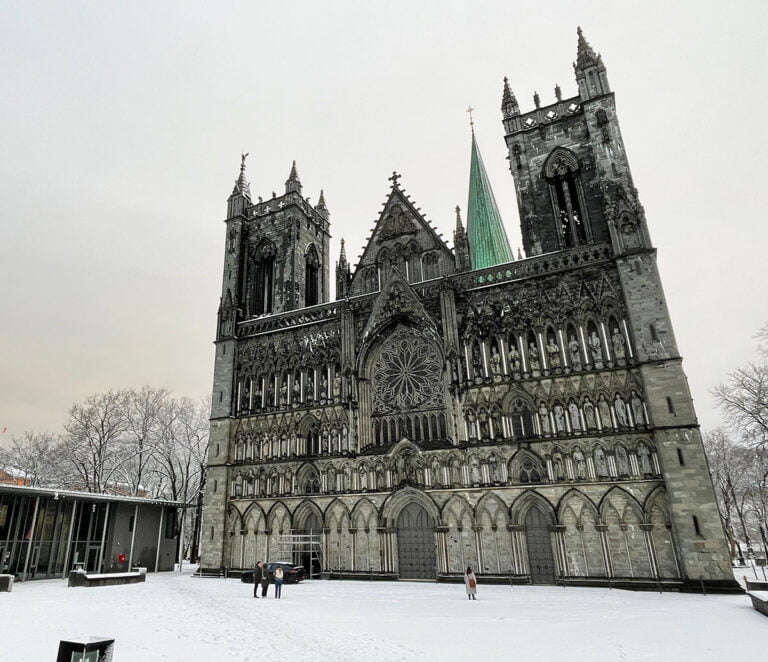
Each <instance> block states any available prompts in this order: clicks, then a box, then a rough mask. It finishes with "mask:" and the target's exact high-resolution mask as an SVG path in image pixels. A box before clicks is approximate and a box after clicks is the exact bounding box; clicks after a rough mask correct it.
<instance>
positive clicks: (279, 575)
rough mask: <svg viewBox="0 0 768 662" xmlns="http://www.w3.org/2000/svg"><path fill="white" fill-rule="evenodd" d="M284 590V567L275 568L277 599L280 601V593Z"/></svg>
mask: <svg viewBox="0 0 768 662" xmlns="http://www.w3.org/2000/svg"><path fill="white" fill-rule="evenodd" d="M282 590H283V566H281V565H279V566H277V567H276V568H275V598H276V599H277V600H279V599H280V593H281V592H282Z"/></svg>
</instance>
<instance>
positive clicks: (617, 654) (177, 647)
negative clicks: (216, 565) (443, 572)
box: [0, 573, 768, 662]
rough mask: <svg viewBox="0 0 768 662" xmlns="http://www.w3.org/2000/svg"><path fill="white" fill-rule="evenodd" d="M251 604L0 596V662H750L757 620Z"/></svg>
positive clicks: (665, 600) (741, 605) (613, 608)
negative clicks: (100, 647) (67, 645)
mask: <svg viewBox="0 0 768 662" xmlns="http://www.w3.org/2000/svg"><path fill="white" fill-rule="evenodd" d="M273 589H274V587H272V586H270V598H269V599H268V600H262V599H258V600H254V599H253V597H252V586H249V585H246V584H242V583H241V582H239V581H237V580H234V579H229V580H223V579H196V578H192V577H190V576H189V575H188V574H186V573H185V574H183V575H177V574H171V573H161V574H160V575H157V576H155V575H152V574H150V575H149V576H148V577H147V581H146V583H143V584H130V585H126V586H106V587H98V588H67V584H66V581H63V580H48V581H32V582H28V583H25V584H15V585H14V587H13V592H12V593H0V660H1V661H2V662H53V661H54V660H55V659H56V653H57V651H58V643H59V640H60V639H66V638H70V637H74V636H78V635H92V636H108V637H110V638H114V639H115V640H116V641H115V656H114V662H147V661H148V660H153V661H155V660H171V661H173V662H197V661H198V660H199V661H200V662H211V661H213V662H218V661H219V660H221V661H225V660H239V661H241V662H243V661H250V660H262V659H263V660H266V661H267V662H283V661H290V662H305V661H307V662H310V661H315V660H317V661H320V660H323V661H326V660H330V661H331V662H346V661H350V662H352V661H354V662H393V661H400V660H419V661H420V662H425V661H426V662H430V661H435V662H438V661H439V662H453V661H456V662H459V661H461V662H475V661H476V660H482V661H483V662H493V661H496V660H498V661H502V660H504V661H508V660H523V659H524V660H532V661H536V660H547V661H550V660H569V661H570V660H573V661H577V660H584V661H587V660H589V661H590V662H597V661H603V660H605V661H611V662H613V661H615V660H619V661H623V660H629V661H635V660H642V661H645V660H674V661H675V662H681V661H687V660H696V661H697V662H703V661H707V660H712V661H718V662H720V661H722V660H729V659H744V660H751V659H764V658H765V656H766V654H767V653H768V618H766V617H765V616H762V615H761V614H759V613H757V612H756V611H754V610H753V609H752V607H751V604H750V600H749V598H748V597H747V596H746V595H728V596H714V595H713V596H706V597H705V596H702V595H682V594H676V593H665V594H663V595H660V594H659V593H633V592H628V591H618V590H613V591H611V590H607V589H597V588H567V589H563V588H559V587H528V586H526V587H521V586H516V587H514V588H511V587H509V586H483V585H482V584H480V586H479V587H478V591H479V592H478V600H477V601H476V602H470V601H468V600H467V598H466V595H465V594H464V587H463V585H457V584H453V585H452V584H433V583H406V582H400V583H397V582H373V583H371V582H357V581H344V582H338V581H333V582H330V581H320V580H316V581H313V582H306V583H303V584H300V585H291V586H286V587H284V591H283V599H282V600H279V601H278V600H274V599H272V595H273Z"/></svg>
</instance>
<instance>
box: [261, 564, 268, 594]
mask: <svg viewBox="0 0 768 662" xmlns="http://www.w3.org/2000/svg"><path fill="white" fill-rule="evenodd" d="M268 588H269V568H267V566H266V565H265V564H264V563H262V564H261V597H262V598H266V597H267V589H268Z"/></svg>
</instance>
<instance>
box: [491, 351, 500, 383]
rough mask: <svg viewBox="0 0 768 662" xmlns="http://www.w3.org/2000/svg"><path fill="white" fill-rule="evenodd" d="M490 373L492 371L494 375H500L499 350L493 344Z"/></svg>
mask: <svg viewBox="0 0 768 662" xmlns="http://www.w3.org/2000/svg"><path fill="white" fill-rule="evenodd" d="M491 373H493V376H494V377H500V376H501V354H499V350H498V349H496V346H495V345H494V346H493V349H492V350H491Z"/></svg>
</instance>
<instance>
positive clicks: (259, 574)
mask: <svg viewBox="0 0 768 662" xmlns="http://www.w3.org/2000/svg"><path fill="white" fill-rule="evenodd" d="M283 577H284V574H283V568H282V567H281V566H279V565H278V566H275V598H276V599H278V600H279V599H280V595H281V593H282V590H283ZM259 586H261V597H262V598H266V597H267V591H268V590H269V568H267V566H266V565H264V561H259V562H258V563H257V564H256V568H255V570H254V571H253V597H254V598H258V597H259ZM464 587H465V588H466V590H467V599H469V600H477V577H476V576H475V573H474V572H472V568H471V567H470V566H467V571H466V572H465V573H464Z"/></svg>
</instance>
